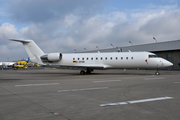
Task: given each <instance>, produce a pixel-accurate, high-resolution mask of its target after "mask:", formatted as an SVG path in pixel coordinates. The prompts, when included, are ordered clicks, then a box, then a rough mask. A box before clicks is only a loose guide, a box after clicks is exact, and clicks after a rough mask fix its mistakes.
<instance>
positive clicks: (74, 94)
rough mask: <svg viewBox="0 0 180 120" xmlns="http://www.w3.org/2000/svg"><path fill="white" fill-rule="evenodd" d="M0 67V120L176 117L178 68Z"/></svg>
mask: <svg viewBox="0 0 180 120" xmlns="http://www.w3.org/2000/svg"><path fill="white" fill-rule="evenodd" d="M160 72H161V75H159V76H156V75H154V73H155V71H154V70H126V71H123V70H102V71H99V70H98V71H94V72H93V73H92V74H90V75H79V71H77V70H75V71H73V70H59V69H34V70H33V69H31V70H0V120H180V71H160Z"/></svg>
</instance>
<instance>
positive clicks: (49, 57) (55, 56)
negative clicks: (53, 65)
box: [41, 53, 62, 62]
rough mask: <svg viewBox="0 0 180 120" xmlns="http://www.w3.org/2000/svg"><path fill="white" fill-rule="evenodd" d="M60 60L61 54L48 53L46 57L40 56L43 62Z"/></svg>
mask: <svg viewBox="0 0 180 120" xmlns="http://www.w3.org/2000/svg"><path fill="white" fill-rule="evenodd" d="M61 59H62V54H61V53H50V54H47V55H43V56H41V60H42V61H43V62H57V61H60V60H61Z"/></svg>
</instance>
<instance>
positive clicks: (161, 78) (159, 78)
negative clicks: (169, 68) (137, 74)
mask: <svg viewBox="0 0 180 120" xmlns="http://www.w3.org/2000/svg"><path fill="white" fill-rule="evenodd" d="M158 79H165V78H145V79H144V80H158Z"/></svg>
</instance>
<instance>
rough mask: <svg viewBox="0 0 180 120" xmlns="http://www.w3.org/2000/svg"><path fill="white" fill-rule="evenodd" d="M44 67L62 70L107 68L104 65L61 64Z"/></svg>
mask: <svg viewBox="0 0 180 120" xmlns="http://www.w3.org/2000/svg"><path fill="white" fill-rule="evenodd" d="M42 66H46V67H53V68H60V69H87V68H92V69H104V68H107V66H103V65H59V64H46V65H42Z"/></svg>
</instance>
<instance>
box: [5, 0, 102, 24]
mask: <svg viewBox="0 0 180 120" xmlns="http://www.w3.org/2000/svg"><path fill="white" fill-rule="evenodd" d="M103 1H104V0H86V1H85V0H76V1H72V0H35V1H34V0H18V1H14V0H9V2H8V4H7V5H6V7H5V8H6V10H7V11H8V13H9V16H10V17H11V18H12V19H14V20H16V21H18V22H26V23H43V22H47V21H50V20H56V19H62V18H64V16H66V15H67V14H72V13H73V14H78V15H83V16H84V17H85V16H89V15H94V14H95V13H97V11H99V10H100V9H101V8H102V7H100V5H101V4H102V3H103Z"/></svg>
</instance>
